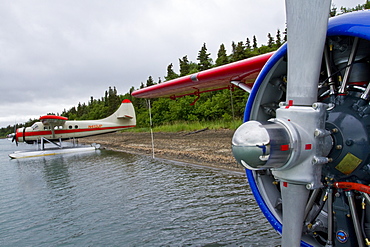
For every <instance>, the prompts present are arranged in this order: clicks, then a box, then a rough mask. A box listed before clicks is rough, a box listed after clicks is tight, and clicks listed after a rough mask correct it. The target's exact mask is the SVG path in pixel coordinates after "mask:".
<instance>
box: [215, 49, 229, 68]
mask: <svg viewBox="0 0 370 247" xmlns="http://www.w3.org/2000/svg"><path fill="white" fill-rule="evenodd" d="M228 62H229V59H228V58H227V54H226V49H225V45H224V44H221V45H220V48H219V49H218V53H217V59H216V66H221V65H224V64H227V63H228Z"/></svg>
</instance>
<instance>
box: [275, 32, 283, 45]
mask: <svg viewBox="0 0 370 247" xmlns="http://www.w3.org/2000/svg"><path fill="white" fill-rule="evenodd" d="M275 44H276V46H277V48H279V47H280V46H281V45H282V42H281V34H280V30H279V29H278V30H277V31H276V42H275Z"/></svg>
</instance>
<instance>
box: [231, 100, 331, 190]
mask: <svg viewBox="0 0 370 247" xmlns="http://www.w3.org/2000/svg"><path fill="white" fill-rule="evenodd" d="M326 109H327V105H326V104H323V103H315V104H313V106H312V107H306V106H291V105H288V106H285V105H284V104H281V105H280V108H279V109H277V111H276V116H277V117H276V118H274V119H271V120H269V121H268V122H265V123H261V122H258V121H249V122H246V123H244V124H242V125H241V126H240V127H239V128H238V129H237V130H236V131H235V133H234V136H233V139H232V151H233V155H234V157H235V159H236V160H237V161H238V162H239V164H241V165H242V166H244V167H245V168H247V169H252V170H263V169H271V171H272V173H273V175H274V176H275V178H278V179H280V180H282V181H287V182H290V183H296V184H305V185H307V188H309V189H313V188H318V187H321V165H323V164H324V163H327V162H328V161H329V159H328V158H327V157H325V156H326V155H327V154H328V150H330V149H331V146H332V139H331V138H330V132H329V131H326V130H325V118H326Z"/></svg>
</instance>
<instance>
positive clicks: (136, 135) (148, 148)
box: [80, 129, 245, 173]
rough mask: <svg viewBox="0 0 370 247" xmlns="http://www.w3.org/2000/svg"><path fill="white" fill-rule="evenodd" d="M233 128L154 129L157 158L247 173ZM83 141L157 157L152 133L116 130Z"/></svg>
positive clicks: (111, 148) (104, 147) (114, 149)
mask: <svg viewBox="0 0 370 247" xmlns="http://www.w3.org/2000/svg"><path fill="white" fill-rule="evenodd" d="M233 134H234V131H233V130H228V129H222V130H208V129H204V130H201V131H195V132H186V131H182V132H154V133H153V140H154V157H155V158H160V159H165V160H172V161H178V162H183V163H188V164H194V165H200V166H206V167H212V168H218V169H224V170H229V171H234V172H242V173H245V170H244V168H242V167H241V166H240V165H239V164H238V163H237V162H236V160H235V159H234V157H233V155H232V151H231V139H232V136H233ZM80 142H81V143H86V144H92V143H98V144H100V145H101V148H103V149H107V150H112V151H116V152H126V153H132V154H138V155H146V156H151V157H152V156H153V148H152V139H151V133H150V132H127V131H126V132H116V133H111V134H104V135H99V136H91V137H85V138H83V139H81V140H80Z"/></svg>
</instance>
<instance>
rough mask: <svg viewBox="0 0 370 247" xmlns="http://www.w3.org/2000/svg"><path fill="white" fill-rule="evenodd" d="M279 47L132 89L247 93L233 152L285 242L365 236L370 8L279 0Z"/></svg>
mask: <svg viewBox="0 0 370 247" xmlns="http://www.w3.org/2000/svg"><path fill="white" fill-rule="evenodd" d="M285 3H286V17H287V38H288V39H287V43H286V44H284V45H283V46H282V47H281V48H279V49H278V50H277V51H276V52H274V53H270V54H265V55H261V56H257V57H252V58H248V59H246V60H242V61H238V62H235V63H232V64H227V65H224V66H221V67H216V68H212V69H210V70H206V71H201V72H199V73H196V74H193V75H189V76H185V77H181V78H177V79H174V80H171V81H167V82H163V83H161V84H158V85H153V86H150V87H147V88H143V89H140V90H137V91H135V92H133V93H132V95H133V96H135V97H139V98H140V97H141V98H155V97H170V98H173V99H175V98H176V97H181V96H184V95H194V96H195V97H199V96H200V94H201V93H202V92H207V91H211V90H217V89H224V88H231V87H234V86H238V87H240V88H242V89H244V90H245V91H247V92H248V93H249V99H248V101H247V103H246V108H245V109H246V110H245V115H244V123H243V124H242V125H241V126H240V127H239V128H238V129H237V130H236V131H235V133H234V136H233V138H232V141H231V142H232V151H233V155H234V157H235V159H236V161H237V162H238V163H239V164H240V165H242V166H243V167H244V168H246V174H247V177H248V181H249V185H250V188H251V190H252V191H253V194H254V197H255V199H256V201H257V203H258V205H259V206H260V208H261V210H262V212H263V213H264V215H265V217H266V218H267V219H268V221H269V222H270V223H271V225H272V226H273V227H274V228H275V229H276V230H277V231H278V232H279V233H281V234H282V246H283V247H292V246H346V247H350V246H365V245H366V246H369V245H370V241H369V240H368V238H369V237H370V196H369V194H370V187H369V186H368V185H369V184H370V128H369V126H370V83H369V81H370V12H369V11H357V12H351V13H345V14H342V15H339V16H336V17H333V18H329V12H330V6H331V1H330V0H310V1H296V0H286V1H285Z"/></svg>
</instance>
